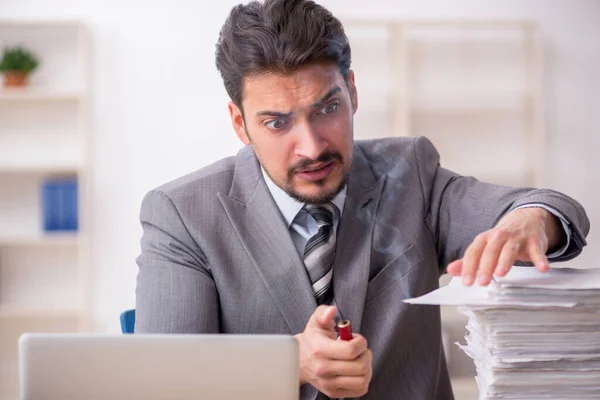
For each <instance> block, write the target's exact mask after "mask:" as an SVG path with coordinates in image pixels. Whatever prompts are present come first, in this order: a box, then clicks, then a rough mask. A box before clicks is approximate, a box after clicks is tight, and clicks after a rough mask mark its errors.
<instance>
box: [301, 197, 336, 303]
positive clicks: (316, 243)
mask: <svg viewBox="0 0 600 400" xmlns="http://www.w3.org/2000/svg"><path fill="white" fill-rule="evenodd" d="M304 210H306V211H307V212H308V213H309V214H310V215H311V216H312V217H313V218H314V219H315V221H316V222H317V226H318V227H319V231H318V232H317V233H316V234H315V235H314V236H312V237H311V238H310V239H309V240H308V242H306V247H305V248H304V265H305V266H306V270H307V271H308V276H309V277H310V283H311V284H312V288H313V292H314V293H315V298H316V299H317V304H318V305H321V304H331V303H332V300H333V287H332V281H331V277H332V275H333V259H334V257H335V229H334V228H333V212H334V210H335V205H334V204H332V203H327V204H322V205H311V204H307V205H305V206H304Z"/></svg>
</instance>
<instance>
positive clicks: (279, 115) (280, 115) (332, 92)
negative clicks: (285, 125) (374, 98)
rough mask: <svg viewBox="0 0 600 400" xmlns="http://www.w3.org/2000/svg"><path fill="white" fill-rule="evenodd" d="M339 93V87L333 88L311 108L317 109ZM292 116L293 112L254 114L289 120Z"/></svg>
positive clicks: (268, 111) (265, 111)
mask: <svg viewBox="0 0 600 400" xmlns="http://www.w3.org/2000/svg"><path fill="white" fill-rule="evenodd" d="M340 91H341V89H340V87H339V86H335V87H333V88H331V90H330V91H329V92H327V94H326V95H325V96H323V97H322V98H321V99H320V100H318V101H316V102H315V103H314V104H313V105H312V106H311V107H312V108H317V107H319V106H321V105H323V103H325V102H326V101H327V100H329V99H330V98H331V97H333V96H334V95H336V94H337V93H339V92H340ZM292 114H293V112H288V113H284V112H280V111H271V110H264V111H259V112H257V113H256V115H259V116H265V115H266V116H269V117H276V118H291V116H292Z"/></svg>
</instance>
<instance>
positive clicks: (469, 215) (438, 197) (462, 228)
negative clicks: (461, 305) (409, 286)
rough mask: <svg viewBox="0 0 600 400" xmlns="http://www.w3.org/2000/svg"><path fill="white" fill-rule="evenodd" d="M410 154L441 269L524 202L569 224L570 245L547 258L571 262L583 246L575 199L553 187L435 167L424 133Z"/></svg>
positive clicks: (583, 220) (584, 227) (585, 225)
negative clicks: (502, 182)
mask: <svg viewBox="0 0 600 400" xmlns="http://www.w3.org/2000/svg"><path fill="white" fill-rule="evenodd" d="M415 156H416V159H417V165H418V169H419V177H420V181H421V187H422V190H423V194H424V198H425V207H426V208H427V210H426V215H427V223H428V225H429V227H430V229H431V231H432V233H433V235H434V236H435V241H436V247H437V254H438V261H439V265H440V268H441V269H442V270H441V272H444V270H445V268H446V266H447V265H448V263H450V262H452V261H454V260H456V259H458V258H461V257H462V256H463V254H464V252H465V250H466V249H467V247H468V246H469V245H470V244H471V242H472V241H473V239H474V238H475V236H477V235H478V234H480V233H482V232H484V231H486V230H488V229H491V228H492V227H494V226H495V225H496V223H497V222H498V220H499V219H500V218H501V217H502V216H503V215H505V214H506V213H507V212H509V211H511V210H513V209H515V208H517V207H520V206H523V205H527V204H543V205H546V206H548V207H550V208H552V209H555V210H557V211H559V212H560V213H561V214H562V215H563V216H564V218H565V219H566V220H567V221H568V223H569V225H570V228H571V233H572V236H571V240H570V243H569V246H568V247H567V249H566V251H565V252H564V253H562V254H561V255H560V256H558V257H556V258H552V259H550V260H549V261H551V262H556V261H567V260H571V259H573V258H575V257H576V256H578V255H579V254H580V253H581V251H582V250H583V247H584V246H585V245H586V244H587V243H586V236H587V234H588V232H589V229H590V222H589V219H588V217H587V215H586V213H585V210H584V209H583V207H582V206H581V205H580V204H579V203H578V202H577V201H575V200H574V199H572V198H570V197H568V196H566V195H564V194H562V193H559V192H556V191H554V190H549V189H533V188H512V187H508V186H499V185H493V184H489V183H485V182H480V181H479V180H477V179H476V178H474V177H468V176H461V175H459V174H456V173H454V172H452V171H449V170H447V169H444V168H442V167H441V166H440V157H439V154H438V152H437V150H436V149H435V147H434V146H433V144H432V143H431V142H430V141H429V140H428V139H427V138H425V137H420V138H418V139H417V140H416V142H415Z"/></svg>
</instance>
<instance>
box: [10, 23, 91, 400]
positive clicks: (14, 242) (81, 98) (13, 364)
mask: <svg viewBox="0 0 600 400" xmlns="http://www.w3.org/2000/svg"><path fill="white" fill-rule="evenodd" d="M13 45H24V46H26V47H27V48H28V49H30V50H31V51H32V52H33V53H35V54H36V55H38V56H39V58H40V60H41V63H40V66H39V68H38V70H37V71H36V72H35V73H34V74H33V75H32V76H31V78H30V81H29V86H27V87H25V88H15V89H13V88H11V89H5V88H3V87H1V85H0V400H4V399H17V398H18V397H19V393H18V351H17V341H18V338H19V336H20V335H21V334H22V333H24V332H85V331H89V330H90V327H91V324H90V299H89V293H90V290H89V287H88V284H89V276H90V271H89V269H90V260H89V255H90V242H89V227H90V221H89V212H90V193H89V187H90V185H89V176H90V156H89V151H88V149H89V146H90V136H91V130H90V127H91V115H90V110H91V108H90V100H91V93H90V79H89V71H90V54H91V51H90V38H89V34H88V32H87V30H86V29H85V27H84V26H83V24H82V23H80V22H79V21H43V20H2V19H0V48H4V46H13ZM0 81H1V79H0ZM63 176H68V177H76V178H77V181H78V209H79V213H78V225H79V229H78V231H77V232H65V233H62V232H45V231H44V230H43V219H42V217H43V212H42V195H41V188H42V182H44V180H45V179H48V178H54V177H63Z"/></svg>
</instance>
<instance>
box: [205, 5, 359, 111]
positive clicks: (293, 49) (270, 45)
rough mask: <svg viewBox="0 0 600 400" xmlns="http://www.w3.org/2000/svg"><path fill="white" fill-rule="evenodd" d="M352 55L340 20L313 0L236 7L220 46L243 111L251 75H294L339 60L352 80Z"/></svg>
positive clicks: (231, 90)
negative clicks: (307, 67) (312, 65)
mask: <svg viewBox="0 0 600 400" xmlns="http://www.w3.org/2000/svg"><path fill="white" fill-rule="evenodd" d="M350 58H351V57H350V44H349V42H348V38H347V37H346V34H345V33H344V28H343V26H342V24H341V22H340V21H339V20H338V19H337V18H335V17H334V16H333V14H331V12H329V11H328V10H327V9H325V8H324V7H322V6H320V5H318V4H316V3H315V2H314V1H310V0H266V1H265V2H264V3H262V4H261V3H259V2H258V1H252V2H251V3H248V4H246V5H244V4H239V5H237V6H235V7H233V9H232V10H231V12H230V14H229V17H228V18H227V20H226V21H225V23H224V24H223V27H222V28H221V32H220V34H219V40H218V42H217V50H216V64H217V69H218V70H219V72H220V73H221V76H222V77H223V83H224V84H225V89H226V90H227V93H228V94H229V97H230V98H231V100H232V101H233V102H234V103H235V104H236V105H237V106H238V107H240V109H241V108H242V97H243V93H242V89H243V84H244V78H246V77H249V76H253V75H258V74H262V73H282V74H289V73H291V72H293V71H295V70H297V69H298V68H300V67H302V66H303V65H306V64H309V63H318V62H334V63H335V64H336V65H337V66H338V68H339V71H340V73H341V74H342V76H343V77H344V79H346V80H347V78H348V70H349V69H350Z"/></svg>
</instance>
